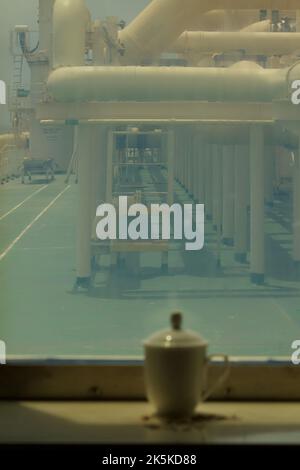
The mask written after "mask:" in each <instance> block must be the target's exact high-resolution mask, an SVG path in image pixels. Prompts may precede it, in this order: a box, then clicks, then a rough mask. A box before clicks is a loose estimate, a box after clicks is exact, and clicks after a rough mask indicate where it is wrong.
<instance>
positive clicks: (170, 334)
mask: <svg viewBox="0 0 300 470" xmlns="http://www.w3.org/2000/svg"><path fill="white" fill-rule="evenodd" d="M170 321H171V326H172V328H171V329H169V330H163V331H159V332H157V333H154V335H152V336H150V338H148V339H146V341H144V346H147V347H156V348H194V347H205V346H207V344H208V343H207V341H205V339H203V338H202V337H201V336H200V335H198V334H197V333H194V332H193V331H189V330H184V329H182V314H181V313H179V312H176V313H173V314H172V315H171V318H170Z"/></svg>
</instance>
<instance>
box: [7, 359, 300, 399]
mask: <svg viewBox="0 0 300 470" xmlns="http://www.w3.org/2000/svg"><path fill="white" fill-rule="evenodd" d="M229 360H230V373H229V377H228V380H227V382H226V384H224V385H223V386H221V387H220V389H219V390H218V391H216V392H215V393H214V394H213V395H212V397H211V398H210V400H218V401H231V400H249V401H255V400H260V401H261V400H266V401H268V400H271V401H273V400H274V401H275V400H277V401H297V400H299V399H300V366H295V365H293V364H292V363H291V361H290V360H289V358H275V359H268V358H262V357H259V358H255V357H230V359H229ZM224 367H225V365H224V363H223V362H222V361H221V360H219V359H214V360H213V361H212V362H211V365H210V367H209V373H208V386H210V384H212V383H214V382H215V380H216V379H217V378H218V377H219V376H220V374H222V372H223V371H224ZM145 399H146V391H145V384H144V364H143V359H142V358H136V359H133V358H130V359H120V358H115V359H113V358H105V357H94V358H83V357H81V358H76V359H75V358H73V359H71V358H69V359H67V358H60V359H54V360H45V359H38V358H31V359H29V358H27V359H25V358H13V359H8V362H7V364H6V365H4V366H1V367H0V400H100V401H101V400H103V401H105V400H145Z"/></svg>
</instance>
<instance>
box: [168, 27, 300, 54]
mask: <svg viewBox="0 0 300 470" xmlns="http://www.w3.org/2000/svg"><path fill="white" fill-rule="evenodd" d="M299 49H300V33H271V32H269V33H266V32H263V33H260V32H259V33H257V32H244V31H239V32H233V33H228V32H206V31H186V32H185V33H183V34H182V35H181V36H180V38H179V39H178V40H177V41H176V42H175V44H174V47H173V48H172V50H173V51H174V52H177V53H181V54H182V53H187V52H197V53H214V52H219V51H222V52H228V51H233V50H243V51H245V52H246V53H247V54H263V55H288V54H291V53H292V52H295V51H297V50H299Z"/></svg>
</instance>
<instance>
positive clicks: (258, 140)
mask: <svg viewBox="0 0 300 470" xmlns="http://www.w3.org/2000/svg"><path fill="white" fill-rule="evenodd" d="M264 182H265V181H264V129H263V126H262V125H261V124H251V125H250V192H251V202H250V214H251V217H250V218H251V222H250V255H251V266H250V270H251V280H252V282H253V283H254V284H263V283H264V275H265V229H264V226H265V217H264V216H265V214H264V207H265V192H264Z"/></svg>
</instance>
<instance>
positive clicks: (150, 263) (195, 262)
mask: <svg viewBox="0 0 300 470" xmlns="http://www.w3.org/2000/svg"><path fill="white" fill-rule="evenodd" d="M34 183H35V184H28V185H21V184H20V181H13V182H10V183H8V184H6V185H4V186H2V187H1V188H0V282H1V315H0V338H1V339H2V340H4V341H6V344H7V353H8V355H34V356H40V355H42V356H46V357H49V358H53V357H56V356H60V355H71V356H72V355H76V356H78V355H83V356H85V355H88V356H90V355H109V356H128V355H130V356H135V355H141V354H142V345H141V342H142V340H143V338H145V337H147V336H148V335H149V334H151V333H152V332H153V331H155V330H157V329H160V328H163V327H165V326H166V325H167V324H168V316H169V314H170V312H172V311H173V310H181V311H183V312H184V315H185V325H186V326H187V327H188V328H190V329H194V330H196V331H198V332H200V333H201V334H202V335H203V336H204V337H206V339H207V340H208V341H209V342H210V352H222V353H227V354H232V355H239V356H244V355H247V356H253V355H263V356H290V355H291V343H292V341H294V340H295V339H300V302H299V298H300V291H299V286H300V283H299V281H298V280H297V278H296V277H295V275H294V273H293V268H292V263H291V260H290V257H289V256H290V252H291V234H290V225H289V220H288V218H289V217H288V213H287V216H286V217H285V216H284V217H282V213H283V212H282V210H281V207H280V204H279V203H278V205H276V206H275V209H274V211H273V214H272V218H271V217H267V219H266V232H267V247H268V248H267V270H268V275H267V280H266V285H264V286H261V287H257V286H253V285H252V284H251V283H250V281H249V275H248V267H247V266H242V265H239V264H237V263H235V262H234V261H233V252H232V249H228V248H226V249H225V248H224V251H223V253H222V268H221V269H217V268H216V257H215V246H216V235H215V233H214V232H213V230H212V227H211V226H210V225H209V224H208V225H207V227H206V244H205V249H204V250H203V251H201V252H198V253H196V254H195V252H182V253H179V252H172V253H170V272H169V274H168V275H162V273H161V272H160V270H159V267H160V255H159V254H153V253H151V254H149V253H148V254H147V253H145V254H143V255H142V261H141V264H142V267H141V273H140V276H139V277H138V278H137V277H134V276H131V275H130V273H129V272H128V271H126V269H125V268H124V269H123V270H119V271H117V272H111V270H110V269H109V258H108V256H106V257H104V259H103V260H102V267H101V270H100V271H99V272H98V273H97V275H96V277H95V280H94V286H93V288H92V289H91V291H90V292H88V293H86V292H81V293H79V294H75V293H73V292H72V287H73V285H74V281H75V238H76V201H77V195H76V192H77V186H76V185H75V184H74V183H72V184H71V186H70V187H69V188H68V189H66V191H65V192H64V193H63V194H62V195H61V196H60V197H59V198H58V199H57V200H56V201H55V203H53V205H52V206H51V207H49V209H48V210H46V211H45V212H44V214H43V215H42V216H41V217H40V218H39V219H38V220H36V221H35V222H34V223H32V222H33V221H34V219H35V218H36V217H37V216H38V215H39V214H40V213H41V212H42V211H43V210H44V209H45V208H46V207H47V206H48V205H49V204H50V203H51V202H52V201H53V200H54V199H55V198H56V197H57V196H58V195H59V194H60V193H61V192H62V191H63V190H64V189H65V188H66V185H65V184H64V178H63V177H62V176H59V177H57V179H56V181H55V182H54V183H52V184H49V185H48V186H47V187H46V188H45V189H43V190H41V191H40V192H39V193H38V194H35V195H33V196H32V197H31V198H30V199H28V200H27V201H25V202H24V204H23V205H21V206H20V207H18V208H17V209H15V210H13V211H12V212H11V213H10V214H8V215H6V214H7V212H8V211H10V210H12V209H13V208H14V207H15V206H17V205H19V204H20V203H21V202H22V201H24V199H25V198H28V197H29V196H31V195H32V194H33V193H34V192H35V191H37V190H38V189H39V188H41V187H42V186H43V184H42V183H41V184H40V182H38V181H36V180H35V182H34ZM175 189H176V192H177V197H178V198H179V199H180V200H181V201H184V199H185V198H187V196H186V194H185V192H184V190H183V189H182V188H181V187H180V186H178V185H176V187H175ZM276 210H278V214H277V213H276ZM30 224H31V225H30ZM26 227H28V230H27V231H26V232H25V233H24V232H23V231H24V229H26ZM22 232H23V234H22ZM20 235H22V236H20ZM12 243H13V245H11V244H12ZM6 250H8V251H6Z"/></svg>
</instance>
